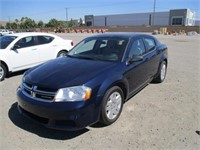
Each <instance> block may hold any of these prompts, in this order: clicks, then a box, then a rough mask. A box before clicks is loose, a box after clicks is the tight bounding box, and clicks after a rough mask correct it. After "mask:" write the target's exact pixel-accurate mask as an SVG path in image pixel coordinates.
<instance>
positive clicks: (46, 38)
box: [37, 36, 54, 44]
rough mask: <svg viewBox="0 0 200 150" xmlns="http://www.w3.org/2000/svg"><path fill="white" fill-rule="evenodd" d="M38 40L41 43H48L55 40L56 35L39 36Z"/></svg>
mask: <svg viewBox="0 0 200 150" xmlns="http://www.w3.org/2000/svg"><path fill="white" fill-rule="evenodd" d="M37 40H38V43H39V44H48V43H51V42H52V41H53V40H54V37H51V36H37Z"/></svg>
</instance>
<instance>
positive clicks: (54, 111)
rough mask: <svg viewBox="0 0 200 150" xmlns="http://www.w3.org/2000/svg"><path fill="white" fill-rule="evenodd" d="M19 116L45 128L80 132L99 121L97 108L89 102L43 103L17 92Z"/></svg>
mask: <svg viewBox="0 0 200 150" xmlns="http://www.w3.org/2000/svg"><path fill="white" fill-rule="evenodd" d="M17 99H18V110H19V112H20V114H23V115H24V116H26V117H28V118H29V119H31V120H34V121H36V122H37V123H40V124H42V125H44V126H46V127H47V128H53V129H59V130H69V131H70V130H71V131H73V130H80V129H83V128H85V127H86V126H88V125H91V124H93V123H95V122H97V121H98V120H99V108H98V107H95V106H94V104H93V103H91V100H88V101H81V102H44V101H38V100H35V99H34V98H33V97H28V96H27V95H25V94H24V93H23V92H22V90H21V88H19V89H18V90H17Z"/></svg>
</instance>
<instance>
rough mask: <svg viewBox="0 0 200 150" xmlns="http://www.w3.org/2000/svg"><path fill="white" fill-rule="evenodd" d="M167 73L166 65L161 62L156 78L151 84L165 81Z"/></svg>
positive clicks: (164, 62)
mask: <svg viewBox="0 0 200 150" xmlns="http://www.w3.org/2000/svg"><path fill="white" fill-rule="evenodd" d="M166 73H167V63H166V61H163V62H162V63H161V64H160V66H159V70H158V76H157V77H156V78H155V79H154V80H153V82H157V83H161V82H163V81H164V80H165V77H166Z"/></svg>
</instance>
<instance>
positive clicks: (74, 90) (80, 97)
mask: <svg viewBox="0 0 200 150" xmlns="http://www.w3.org/2000/svg"><path fill="white" fill-rule="evenodd" d="M91 92H92V90H91V88H89V87H86V86H84V85H83V86H74V87H68V88H63V89H59V90H58V92H57V94H56V96H55V101H56V102H60V101H70V102H74V101H84V100H88V99H89V98H90V96H91Z"/></svg>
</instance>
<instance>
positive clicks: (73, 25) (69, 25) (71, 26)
mask: <svg viewBox="0 0 200 150" xmlns="http://www.w3.org/2000/svg"><path fill="white" fill-rule="evenodd" d="M75 24H76V23H75V22H74V20H72V19H71V20H70V22H69V24H68V27H70V28H74V27H75Z"/></svg>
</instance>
